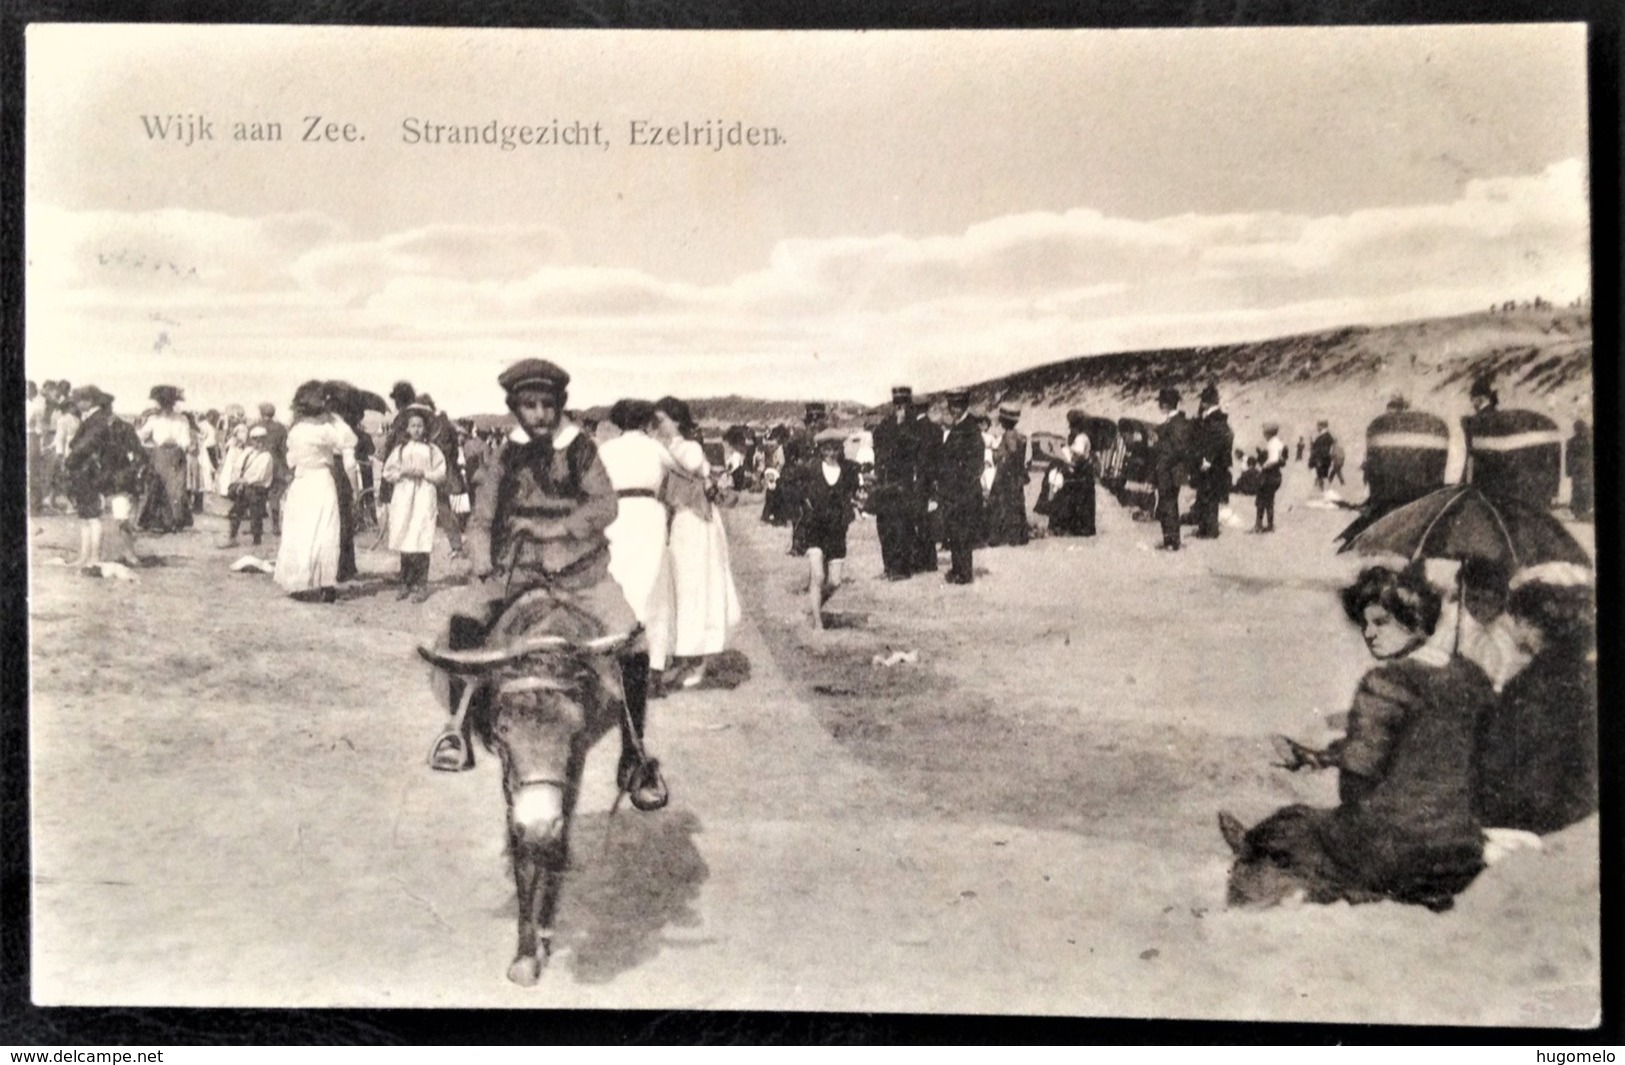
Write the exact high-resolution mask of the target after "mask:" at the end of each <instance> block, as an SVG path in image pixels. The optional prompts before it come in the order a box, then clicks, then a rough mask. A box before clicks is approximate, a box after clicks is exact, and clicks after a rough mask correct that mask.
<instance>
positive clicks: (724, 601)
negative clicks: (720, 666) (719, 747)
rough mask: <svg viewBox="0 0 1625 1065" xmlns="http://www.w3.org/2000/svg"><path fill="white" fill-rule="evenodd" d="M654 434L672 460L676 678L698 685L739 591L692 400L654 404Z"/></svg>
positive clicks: (734, 617) (721, 643) (733, 618)
mask: <svg viewBox="0 0 1625 1065" xmlns="http://www.w3.org/2000/svg"><path fill="white" fill-rule="evenodd" d="M654 430H655V437H656V438H657V439H658V440H660V442H661V443H663V444H665V445H666V449H667V450H668V451H670V452H671V456H672V459H673V460H674V469H673V470H672V471H671V473H670V475H669V476H668V478H667V502H668V503H670V504H671V506H672V517H671V533H670V539H669V542H670V555H671V564H672V576H673V579H674V583H675V587H676V590H677V599H676V612H675V614H674V624H673V626H672V642H671V650H672V656H673V658H675V659H687V660H689V662H688V664H687V666H686V667H685V669H684V672H683V674H682V676H681V677H680V679H679V681H678V683H679V684H680V685H681V686H682V687H684V688H692V687H696V686H698V685H699V684H700V682H701V681H703V680H704V679H705V669H706V659H707V658H708V657H709V656H711V655H714V654H717V653H718V652H720V651H722V650H723V649H724V648H726V647H727V645H728V638H729V636H730V635H731V634H732V632H733V628H734V626H735V625H737V624H739V614H740V611H739V594H738V592H737V591H736V590H735V588H734V578H733V569H732V567H731V566H730V564H729V561H728V534H727V531H726V530H725V529H724V528H723V526H722V516H721V515H720V514H718V513H717V512H716V509H715V507H713V506H712V504H711V500H710V499H709V497H708V492H707V488H708V485H709V482H710V478H711V465H710V463H708V462H707V461H706V460H705V451H704V449H703V448H701V446H700V443H699V441H698V440H694V439H691V437H692V436H693V435H694V434H695V432H696V429H695V425H694V419H693V417H692V416H691V415H690V414H689V410H688V404H686V403H684V402H683V401H682V400H680V399H675V398H673V397H671V396H667V397H666V398H664V399H662V400H660V401H659V402H658V403H656V404H655V420H654Z"/></svg>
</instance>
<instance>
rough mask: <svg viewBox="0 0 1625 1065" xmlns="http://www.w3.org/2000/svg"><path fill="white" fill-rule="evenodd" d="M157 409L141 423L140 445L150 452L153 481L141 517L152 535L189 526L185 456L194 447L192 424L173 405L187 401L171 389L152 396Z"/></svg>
mask: <svg viewBox="0 0 1625 1065" xmlns="http://www.w3.org/2000/svg"><path fill="white" fill-rule="evenodd" d="M151 397H152V401H153V402H154V403H156V404H158V409H157V410H156V411H154V412H153V413H152V414H150V415H148V416H147V419H146V421H144V422H142V423H141V430H140V436H141V442H142V443H143V444H145V445H146V446H147V447H148V448H150V449H151V450H150V452H149V454H150V456H151V459H152V472H153V477H152V480H151V482H150V484H149V487H148V491H149V493H150V494H149V496H148V500H147V505H146V506H145V507H143V508H142V509H143V514H142V517H143V518H144V519H145V522H146V527H147V528H149V529H151V530H152V531H154V532H160V533H168V532H179V531H180V530H181V529H188V528H191V526H192V494H191V489H190V487H189V486H188V484H187V456H188V455H189V454H192V453H193V452H194V450H195V448H196V446H197V441H196V438H195V437H194V435H193V433H192V423H191V421H190V420H189V419H188V418H187V417H186V415H184V414H182V413H180V412H179V411H177V410H176V409H175V405H176V404H177V403H179V402H180V401H181V400H182V399H184V398H186V396H185V393H184V392H182V391H181V390H180V389H178V388H176V387H175V386H174V385H158V386H157V387H155V388H154V389H153V390H152V392H151Z"/></svg>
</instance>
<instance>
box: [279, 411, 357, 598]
mask: <svg viewBox="0 0 1625 1065" xmlns="http://www.w3.org/2000/svg"><path fill="white" fill-rule="evenodd" d="M293 415H294V423H293V425H292V426H291V427H290V428H289V429H288V439H287V455H288V466H289V468H290V469H291V471H292V473H293V483H291V484H290V485H288V490H287V494H286V495H285V496H284V497H283V499H282V542H281V544H280V546H279V547H278V549H277V556H276V582H277V584H278V585H280V586H281V587H282V588H284V589H285V590H286V591H287V592H288V593H289V594H290V595H292V596H293V597H294V598H295V599H301V600H306V601H320V602H324V603H331V602H333V601H335V600H336V599H337V598H338V592H337V591H336V589H335V585H336V584H337V583H338V570H339V496H338V489H337V487H336V485H335V483H334V481H333V458H334V456H335V455H336V456H339V457H340V459H341V461H342V462H343V464H344V470H345V473H346V474H347V475H348V476H349V477H350V478H351V481H352V483H353V482H354V480H355V478H356V472H357V471H356V464H355V445H356V438H355V433H353V432H351V431H350V427H349V426H348V425H345V424H344V422H343V421H342V420H341V419H339V418H338V417H337V416H335V415H332V414H329V413H328V412H327V400H326V397H325V395H324V390H323V387H322V383H321V382H320V381H306V382H305V383H304V384H302V385H300V386H299V390H298V391H297V392H295V393H294V396H293Z"/></svg>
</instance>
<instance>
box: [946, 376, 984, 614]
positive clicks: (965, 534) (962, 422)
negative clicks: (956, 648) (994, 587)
mask: <svg viewBox="0 0 1625 1065" xmlns="http://www.w3.org/2000/svg"><path fill="white" fill-rule="evenodd" d="M947 399H948V423H949V424H948V434H947V436H945V437H944V438H943V441H942V450H941V452H940V453H939V454H938V456H937V467H936V490H937V506H938V508H939V509H940V510H941V511H942V539H943V545H944V546H945V547H947V548H948V554H949V557H950V559H951V562H950V565H949V569H948V583H949V584H969V583H971V581H972V580H973V579H974V576H975V569H974V565H973V561H972V557H971V553H972V551H973V550H974V549H975V546H976V543H977V541H978V540H980V539H981V534H982V528H981V527H982V459H983V455H984V451H985V447H986V445H985V444H984V443H983V441H982V430H981V427H980V426H979V425H978V424H977V422H976V419H975V418H972V417H971V416H970V393H969V392H966V391H964V390H957V391H953V392H949V393H948V397H947Z"/></svg>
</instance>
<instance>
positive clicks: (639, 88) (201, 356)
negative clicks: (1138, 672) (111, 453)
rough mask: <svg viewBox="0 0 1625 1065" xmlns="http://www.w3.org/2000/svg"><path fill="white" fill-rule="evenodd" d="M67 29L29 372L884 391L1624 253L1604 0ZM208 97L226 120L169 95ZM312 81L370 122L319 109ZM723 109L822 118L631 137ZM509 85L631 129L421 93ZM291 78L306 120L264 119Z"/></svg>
mask: <svg viewBox="0 0 1625 1065" xmlns="http://www.w3.org/2000/svg"><path fill="white" fill-rule="evenodd" d="M28 48H29V51H28V61H29V69H28V145H27V167H28V188H27V197H28V203H27V207H28V232H27V249H28V258H29V272H28V278H27V314H28V346H27V357H28V364H29V375H30V376H31V377H33V378H35V379H43V378H49V377H68V378H70V379H71V380H73V381H75V382H76V383H78V382H83V381H92V380H94V381H96V382H97V383H99V384H101V385H102V386H103V387H104V388H107V389H108V390H109V391H112V392H114V393H115V394H116V395H119V396H120V399H121V402H120V406H121V407H129V406H135V405H138V400H139V397H141V396H144V395H145V393H146V390H147V389H148V388H149V387H150V386H151V385H152V384H155V383H158V382H160V381H163V382H168V383H174V384H179V385H182V386H183V387H185V388H186V389H187V392H188V396H189V398H190V399H191V400H192V401H193V405H194V406H203V405H218V404H222V403H226V402H233V401H236V402H244V403H249V402H255V401H258V400H259V399H262V398H270V399H272V400H274V401H277V402H278V403H279V405H285V404H286V399H287V397H288V396H289V395H291V393H292V391H293V388H294V386H295V385H297V384H298V382H299V381H301V380H303V379H304V378H307V377H311V376H324V377H331V376H344V377H348V378H350V379H352V380H354V381H356V382H358V383H361V384H364V385H367V386H369V387H373V388H375V389H377V390H379V391H383V390H386V389H387V388H388V386H389V384H390V382H392V381H393V380H395V379H396V378H398V377H402V376H405V377H410V378H411V379H412V380H413V381H414V383H416V384H417V385H418V386H419V387H420V388H421V389H424V390H427V391H430V392H432V393H434V394H435V396H436V398H437V399H439V400H440V402H441V403H442V405H444V406H447V407H448V408H451V409H453V410H455V411H458V412H462V411H474V410H492V409H497V408H498V407H499V406H500V395H499V394H498V392H497V390H496V387H495V384H494V380H493V378H494V375H495V373H496V372H498V371H499V370H500V369H501V368H502V366H503V365H505V364H506V363H507V362H508V361H510V360H512V359H514V358H517V357H522V356H526V355H541V356H544V357H549V358H553V359H555V360H556V361H558V362H560V363H562V364H564V365H566V366H567V367H568V368H569V369H570V370H571V371H572V372H573V373H574V374H575V376H576V381H577V385H576V387H575V389H574V395H573V397H572V398H573V400H575V401H578V402H581V403H594V402H604V401H609V400H612V399H614V398H616V397H618V396H620V395H627V394H633V395H639V394H641V395H646V396H654V395H658V394H664V393H667V392H673V393H677V394H680V395H689V396H698V395H710V394H720V393H727V392H740V393H745V394H751V395H760V396H770V397H782V398H790V397H807V396H820V397H827V398H835V397H841V398H853V399H859V400H866V401H871V402H878V401H882V400H884V398H885V393H886V389H887V387H888V386H889V385H891V384H893V383H896V382H905V381H906V382H911V383H913V384H915V385H916V387H921V388H936V387H942V386H944V385H948V384H952V383H955V382H962V381H963V382H968V381H972V380H978V379H981V378H985V377H988V376H993V375H996V374H1000V373H1005V372H1009V371H1011V370H1015V369H1020V368H1023V367H1027V366H1033V365H1037V364H1041V363H1046V362H1051V361H1054V360H1057V359H1063V358H1069V357H1072V356H1075V355H1080V354H1089V353H1095V352H1104V351H1115V350H1125V349H1133V348H1145V347H1157V346H1175V345H1177V346H1184V345H1194V344H1205V343H1219V342H1225V341H1231V340H1239V339H1251V338H1261V337H1267V336H1274V335H1280V334H1282V333H1289V332H1294V331H1301V330H1305V329H1315V328H1322V327H1328V326H1333V325H1340V324H1350V323H1373V322H1383V321H1394V320H1400V319H1405V318H1412V317H1420V316H1426V315H1434V314H1451V313H1458V312H1462V311H1470V310H1476V309H1479V308H1482V307H1485V306H1488V305H1489V304H1490V303H1491V302H1495V301H1499V300H1502V299H1509V298H1528V297H1530V296H1533V295H1536V294H1540V295H1544V296H1546V297H1547V298H1548V299H1554V300H1558V301H1567V300H1570V299H1572V298H1574V297H1575V296H1577V295H1580V294H1582V293H1585V292H1587V291H1588V288H1589V265H1588V242H1589V237H1588V219H1587V216H1588V206H1587V194H1588V193H1587V187H1586V169H1587V167H1586V162H1585V158H1586V155H1585V152H1586V127H1585V115H1586V99H1585V62H1584V61H1585V51H1584V49H1585V35H1584V28H1583V27H1580V26H1505V27H1476V28H1474V27H1469V28H1462V27H1454V28H1439V27H1423V28H1372V29H1281V30H1206V31H1133V32H1125V31H1116V32H1087V31H1079V32H1059V33H1051V32H1011V33H996V34H995V33H981V32H978V33H953V34H948V33H942V34H915V33H910V34H887V33H862V34H860V33H823V34H788V33H767V34H703V35H701V34H686V35H685V34H655V33H598V32H548V31H513V30H497V31H466V30H421V29H413V30H380V29H334V28H310V27H254V28H233V27H130V26H125V27H106V26H72V27H53V26H46V27H40V26H35V27H32V28H31V29H30V31H29V38H28ZM177 114H179V115H199V116H202V117H203V118H204V119H206V120H207V121H208V122H209V123H210V126H211V129H212V132H213V134H214V139H213V140H212V141H202V142H198V143H194V144H191V145H186V144H184V143H178V142H176V141H175V140H173V139H158V138H155V137H153V136H151V135H150V133H149V130H150V128H151V126H152V120H153V119H155V118H156V117H158V116H170V115H177ZM316 115H319V116H321V125H322V126H324V127H325V126H326V124H327V123H329V122H333V123H337V124H339V125H340V126H341V127H342V125H343V124H345V123H352V124H353V126H354V130H355V135H356V136H357V137H359V138H364V139H360V140H356V141H354V142H352V143H306V142H304V141H303V140H302V139H301V138H302V135H303V134H304V131H305V128H306V125H307V120H306V116H316ZM144 116H145V117H146V121H144V120H143V118H144ZM710 119H717V120H721V121H722V122H723V123H725V124H727V125H732V124H733V123H734V122H736V121H737V122H741V123H743V124H744V125H746V126H755V127H771V128H773V129H775V130H777V131H778V133H779V136H780V137H781V139H782V142H783V143H781V144H779V145H777V146H774V147H761V148H750V147H738V148H733V147H728V148H724V149H723V150H722V151H711V150H708V149H706V148H704V147H665V146H635V145H633V144H630V143H629V139H630V124H631V123H632V122H633V121H635V120H643V121H647V122H650V123H652V124H658V125H662V126H665V125H670V124H672V123H679V124H680V123H682V122H684V121H685V120H686V121H688V122H690V123H691V124H698V123H703V122H705V121H706V120H710ZM493 120H495V121H496V122H497V123H498V124H499V126H501V125H522V124H528V125H531V126H548V125H551V124H552V123H553V122H554V120H559V121H560V122H562V123H566V124H568V123H572V122H577V121H579V122H582V123H584V124H586V125H589V126H590V125H593V124H599V125H600V126H601V129H602V133H601V137H602V139H603V141H604V142H605V146H603V147H600V146H596V145H589V146H586V147H565V146H552V145H549V146H531V147H518V148H516V149H515V150H513V151H503V150H501V149H499V148H496V147H492V146H484V145H477V146H469V145H446V144H441V145H427V144H408V143H405V137H404V135H403V129H404V128H405V127H404V125H403V124H404V123H406V122H408V121H410V122H412V123H413V124H414V125H416V126H418V127H421V126H422V125H424V124H426V123H440V124H449V125H459V126H460V125H467V124H472V125H475V126H476V127H483V126H485V125H487V124H489V123H490V122H492V121H493ZM256 121H257V122H262V123H263V122H270V121H277V122H280V123H281V126H282V133H283V140H282V141H281V142H279V143H264V142H259V143H254V142H236V141H234V140H233V139H232V130H233V124H234V123H236V122H244V123H250V122H256ZM126 397H128V398H127V399H126Z"/></svg>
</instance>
